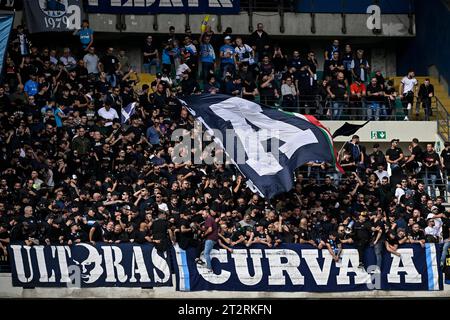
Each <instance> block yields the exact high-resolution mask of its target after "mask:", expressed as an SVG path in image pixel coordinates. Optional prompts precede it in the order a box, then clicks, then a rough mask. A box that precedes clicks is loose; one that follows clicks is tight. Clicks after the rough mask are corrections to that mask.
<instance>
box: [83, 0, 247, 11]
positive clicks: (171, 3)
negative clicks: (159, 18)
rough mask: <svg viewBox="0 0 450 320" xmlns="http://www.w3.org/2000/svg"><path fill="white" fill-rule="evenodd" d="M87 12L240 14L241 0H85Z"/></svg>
mask: <svg viewBox="0 0 450 320" xmlns="http://www.w3.org/2000/svg"><path fill="white" fill-rule="evenodd" d="M84 8H85V10H86V12H91V13H113V14H158V13H212V14H238V13H239V10H240V0H102V1H100V0H85V6H84Z"/></svg>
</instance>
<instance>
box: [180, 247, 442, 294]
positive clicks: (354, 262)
mask: <svg viewBox="0 0 450 320" xmlns="http://www.w3.org/2000/svg"><path fill="white" fill-rule="evenodd" d="M436 249H437V248H436V244H426V245H425V247H424V248H422V247H421V246H420V245H419V244H417V245H403V246H402V247H401V248H399V249H398V252H399V253H400V256H396V255H393V254H391V253H388V252H384V254H383V256H382V258H383V259H382V267H381V272H372V271H375V270H376V267H375V266H374V265H375V264H376V257H375V252H374V249H373V248H371V247H369V248H367V250H366V252H365V257H364V260H365V265H366V269H363V268H358V265H359V258H358V257H359V256H358V250H357V249H355V248H353V247H351V246H347V247H345V248H344V249H343V250H342V254H341V256H340V260H339V261H338V262H335V261H334V260H333V258H332V256H331V254H330V253H329V252H328V250H326V249H323V250H317V249H315V248H313V247H312V246H310V245H300V244H284V245H280V246H279V247H277V248H267V247H263V246H262V245H254V247H253V246H252V248H250V249H249V248H241V249H234V250H233V253H229V252H227V251H226V250H224V249H214V250H213V251H212V253H211V257H212V267H213V272H208V270H207V268H206V266H205V265H199V264H196V263H195V262H194V259H195V249H192V250H191V249H188V250H186V251H185V250H183V249H181V248H179V247H175V249H174V250H175V254H174V256H175V258H176V265H177V266H178V267H176V268H175V269H176V272H175V273H176V278H177V290H179V291H200V290H220V291H278V292H283V291H305V292H341V291H366V290H408V291H409V290H411V291H417V290H443V277H442V272H441V270H440V268H439V264H438V255H437V250H436Z"/></svg>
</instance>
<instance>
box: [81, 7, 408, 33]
mask: <svg viewBox="0 0 450 320" xmlns="http://www.w3.org/2000/svg"><path fill="white" fill-rule="evenodd" d="M203 17H204V15H200V14H193V15H190V16H189V25H190V27H191V30H192V31H193V32H194V33H199V32H200V24H201V21H202V20H203ZM367 17H368V15H365V14H349V15H346V28H347V31H346V33H343V32H342V17H341V15H340V14H316V18H315V26H316V33H312V32H311V21H312V20H311V16H310V14H306V13H291V12H289V13H285V15H284V21H285V22H284V28H285V30H284V32H282V31H281V30H280V22H281V19H280V16H279V15H278V14H277V13H273V14H269V13H267V12H264V13H258V12H255V13H254V15H253V23H250V18H249V15H248V13H246V12H241V13H240V14H238V15H224V16H221V24H220V26H221V28H220V27H219V28H218V26H219V19H218V16H216V15H213V16H211V18H210V24H211V25H212V27H213V30H214V31H215V32H219V33H221V32H222V31H223V30H225V28H226V27H231V28H232V29H233V32H234V33H235V34H247V33H249V32H250V28H249V26H252V27H253V29H252V30H255V29H256V24H257V23H258V22H263V23H264V27H265V30H266V31H267V32H268V33H269V34H271V35H286V36H326V37H334V36H341V37H355V36H358V37H374V38H382V37H412V36H414V34H415V28H414V32H413V34H409V33H408V26H409V19H408V16H407V15H383V16H382V25H383V28H382V29H383V31H382V33H381V34H380V35H375V34H374V33H373V32H372V30H369V29H368V28H367V26H366V21H367ZM117 18H118V16H117V15H111V14H90V15H89V20H90V22H91V26H92V27H93V29H94V30H96V31H99V32H113V31H115V26H116V23H117ZM155 18H156V19H157V24H158V28H157V30H155V29H154V24H155V22H156V21H155ZM186 22H187V20H186V16H185V15H182V14H178V15H170V14H160V15H157V16H154V15H126V16H125V23H126V30H124V32H134V33H168V31H169V27H170V26H174V27H175V30H176V31H177V32H183V31H184V28H185V25H186ZM219 29H220V30H219Z"/></svg>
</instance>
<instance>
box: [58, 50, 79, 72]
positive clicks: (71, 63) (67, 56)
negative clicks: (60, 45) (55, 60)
mask: <svg viewBox="0 0 450 320" xmlns="http://www.w3.org/2000/svg"><path fill="white" fill-rule="evenodd" d="M59 61H61V63H62V64H63V65H64V67H66V68H67V69H71V68H74V67H75V66H76V65H77V62H76V61H75V58H74V57H73V56H72V55H71V53H70V49H69V48H64V51H63V56H62V57H61V58H59Z"/></svg>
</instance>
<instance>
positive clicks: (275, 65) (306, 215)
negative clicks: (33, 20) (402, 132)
mask: <svg viewBox="0 0 450 320" xmlns="http://www.w3.org/2000/svg"><path fill="white" fill-rule="evenodd" d="M76 35H77V36H79V39H80V40H79V41H80V42H79V44H77V42H76V41H74V45H73V47H71V48H64V49H63V50H62V51H59V50H58V48H52V47H50V46H48V44H34V43H33V44H32V43H31V42H30V40H29V38H30V36H29V35H27V34H26V32H25V31H24V29H23V27H21V26H19V27H18V28H17V31H16V32H15V34H14V35H13V36H12V37H11V39H10V48H9V51H8V57H7V60H6V66H5V75H4V81H3V84H2V86H1V87H0V122H1V124H0V147H1V161H0V254H1V255H3V256H7V255H8V252H7V246H8V245H9V244H10V243H13V242H17V241H22V242H25V243H26V244H27V245H37V244H41V245H42V244H44V245H45V244H47V245H50V244H65V245H72V244H76V243H79V242H90V243H92V244H95V243H97V242H107V243H124V242H133V243H138V244H143V243H153V244H154V245H155V246H156V247H157V248H158V250H160V251H165V250H167V249H168V248H169V246H170V245H171V244H173V243H178V244H179V245H180V246H181V247H182V248H187V247H196V248H197V249H198V250H197V253H198V254H197V262H198V263H204V261H203V260H202V259H201V252H202V251H203V250H204V251H205V260H206V263H207V266H208V268H211V265H210V263H211V262H210V258H209V252H210V251H211V249H212V247H213V246H214V245H216V244H217V245H218V246H220V247H222V248H225V249H226V250H228V251H230V252H231V251H232V250H233V248H235V247H236V246H247V247H248V246H251V245H252V244H255V243H259V244H263V245H266V246H267V247H275V246H278V245H280V244H281V243H301V244H309V245H311V246H313V247H317V248H320V249H322V248H323V249H328V250H329V252H330V254H331V255H332V256H333V258H334V259H336V260H338V259H339V254H340V251H341V249H342V244H354V245H355V246H356V247H357V248H358V249H359V250H360V251H362V250H364V248H366V247H367V246H374V247H375V251H376V254H377V265H378V266H381V252H382V251H383V250H387V251H389V252H391V253H393V254H396V255H398V254H399V253H398V251H397V249H398V247H399V246H400V245H402V244H404V243H416V244H417V245H421V246H424V244H425V243H426V242H435V243H443V244H444V246H445V247H446V248H448V246H449V243H450V242H449V227H450V220H449V215H448V212H447V211H446V210H445V208H444V206H443V202H444V195H446V193H447V191H448V189H447V187H446V185H445V183H446V182H447V181H448V175H449V173H450V144H446V145H445V149H444V150H443V151H442V153H441V154H440V155H438V154H437V153H436V152H435V151H434V149H433V145H427V146H426V149H424V150H422V148H421V146H420V144H419V141H417V139H413V140H412V141H411V144H410V148H409V151H407V152H405V153H404V152H403V151H402V150H401V149H400V148H399V147H398V140H396V139H394V140H393V141H392V146H391V148H389V149H387V150H385V151H384V152H383V151H382V150H380V148H379V146H378V145H373V150H372V152H369V151H367V150H366V147H365V146H364V145H362V144H361V143H360V142H359V138H358V137H357V136H354V137H353V138H352V140H351V141H349V142H348V143H346V144H345V145H344V147H343V148H342V150H341V151H340V156H339V163H340V164H341V166H342V167H343V168H344V170H345V174H339V173H336V172H335V171H333V170H332V169H331V167H330V165H329V164H326V163H316V162H311V163H308V164H306V165H305V166H303V167H301V168H299V169H298V170H297V172H296V179H295V187H294V188H293V189H292V190H291V191H289V192H287V193H285V194H282V195H279V196H277V197H276V198H274V199H272V200H270V201H269V200H266V199H263V198H261V197H260V196H259V195H258V194H254V193H252V192H251V191H250V190H249V189H248V188H246V185H245V178H244V177H242V176H241V175H240V174H239V172H238V171H237V170H236V169H235V168H234V167H233V166H231V165H229V164H228V163H225V164H222V163H219V162H218V163H216V164H213V165H206V164H193V163H192V162H185V163H174V162H173V156H174V146H175V144H176V143H177V142H176V141H171V134H172V132H173V131H174V130H176V129H179V128H183V129H186V130H192V129H193V127H194V119H193V117H192V116H191V115H190V114H189V113H188V111H187V110H186V109H185V108H183V107H182V105H181V104H180V102H179V100H178V99H177V97H180V96H183V95H190V94H196V93H199V92H201V91H203V92H207V93H211V94H215V93H219V92H223V93H227V94H230V95H234V96H242V97H243V98H245V99H249V100H257V101H261V102H263V103H267V104H271V103H272V102H273V101H275V100H277V99H279V100H277V101H279V102H280V105H281V107H284V108H286V109H289V108H291V109H292V108H294V107H295V106H299V107H300V109H299V110H300V112H308V113H311V114H315V115H317V116H319V117H326V116H327V114H328V116H330V117H332V118H333V119H338V118H340V117H341V116H342V115H343V113H342V112H346V111H345V110H344V109H343V105H342V98H345V99H347V98H348V99H350V100H349V101H352V103H355V105H357V104H358V103H360V104H361V106H360V108H359V109H358V110H359V111H358V112H366V111H367V110H370V112H369V111H367V112H368V113H367V114H368V118H369V119H370V118H372V116H373V117H374V118H373V119H380V118H382V117H388V116H389V115H390V114H391V113H390V112H391V111H392V108H391V107H390V102H389V101H390V100H392V99H394V100H395V99H396V96H397V94H396V93H395V89H393V84H392V83H391V82H389V81H387V83H385V80H384V78H383V76H382V75H381V74H380V73H379V72H376V73H375V74H374V76H373V77H370V76H369V75H370V72H369V71H370V66H369V64H368V62H367V60H366V58H365V57H364V52H363V51H362V50H357V52H356V55H355V56H353V53H352V48H351V47H350V46H349V45H347V46H345V49H344V50H343V51H342V52H341V51H340V48H339V42H338V41H334V42H333V44H332V45H331V46H330V47H329V48H327V49H326V50H325V53H324V54H325V57H326V62H325V69H324V70H325V72H324V79H323V81H320V82H318V81H317V80H318V79H317V68H318V64H317V60H316V58H315V56H314V55H315V53H314V52H312V51H310V52H308V53H307V56H306V58H305V57H301V56H300V53H299V51H294V52H293V54H292V56H290V57H288V56H287V55H286V54H285V53H284V52H282V49H281V48H280V47H279V46H276V45H274V43H273V41H272V40H271V38H270V36H269V35H268V34H267V33H266V32H265V31H264V30H263V25H262V24H258V28H257V30H256V31H255V32H254V33H253V34H251V35H250V37H249V38H248V44H246V43H244V40H243V38H241V37H235V36H233V35H232V32H231V30H227V31H226V32H225V34H224V35H214V34H213V33H212V31H211V30H210V28H207V30H206V32H205V33H203V34H202V35H201V37H200V38H199V39H195V37H194V36H193V35H192V34H191V32H190V30H186V34H185V35H184V37H183V40H181V39H179V37H180V35H179V34H176V33H175V30H174V29H171V32H170V34H169V40H168V41H167V42H164V43H163V44H162V45H161V47H159V46H156V45H155V44H154V43H153V39H152V36H148V37H147V38H146V39H145V43H144V47H143V59H144V66H143V68H144V70H146V71H147V72H153V71H154V72H155V73H156V80H154V81H153V83H151V84H150V85H147V84H144V85H141V84H139V76H138V74H137V72H136V70H135V69H134V68H133V67H131V66H132V65H134V64H133V63H132V61H130V59H129V58H128V56H127V53H126V51H125V50H123V49H120V50H118V52H117V54H116V53H115V49H114V48H107V50H106V52H105V53H104V54H102V55H101V56H99V55H97V51H96V48H95V41H94V33H93V31H92V30H91V29H90V28H89V23H88V22H87V21H85V22H84V23H83V29H82V30H80V31H78V33H77V34H76ZM222 41H223V44H222V45H221V46H220V47H219V46H217V43H220V42H222ZM212 43H213V44H214V45H213V44H212ZM217 49H219V50H217ZM216 55H217V56H216ZM341 55H342V58H341ZM216 65H217V67H218V68H217V69H216V68H215V66H216ZM414 80H415V79H414V73H413V72H411V73H409V75H408V76H407V77H405V79H404V80H403V84H402V88H401V89H402V91H403V92H402V94H399V95H398V96H403V97H402V100H403V103H404V104H405V110H410V109H411V105H409V104H412V103H413V100H410V99H411V94H410V92H411V91H413V95H414V90H415V87H416V85H417V81H414ZM364 82H366V83H369V84H368V87H367V89H362V88H363V86H364ZM348 86H350V88H351V89H350V91H347V87H348ZM429 86H430V84H429V83H426V84H424V85H423V88H422V87H421V88H420V90H419V92H420V94H419V95H422V97H423V99H422V102H423V103H424V107H425V108H429V104H427V103H428V102H427V101H428V100H427V99H428V98H430V97H431V96H432V89H430V87H429ZM364 87H365V86H364ZM431 88H432V87H431ZM316 94H318V95H322V96H323V97H324V99H325V98H326V99H330V100H331V101H332V104H331V105H330V108H329V110H328V111H327V109H326V105H323V108H322V109H319V108H317V110H312V109H310V108H309V107H310V106H311V104H308V103H307V101H310V100H308V99H309V98H308V97H311V96H314V95H316ZM403 94H404V95H403ZM365 96H366V100H367V103H368V105H369V107H368V109H367V110H366V111H365V110H364V109H363V104H362V103H363V102H362V100H361V99H362V98H363V97H365ZM300 102H301V103H300ZM297 103H299V104H297ZM303 103H304V104H303ZM131 105H132V106H133V108H134V111H135V112H134V114H132V113H129V112H128V111H124V110H125V109H126V108H127V107H129V106H131ZM364 105H365V102H364ZM364 108H365V107H364ZM126 110H130V109H126ZM389 110H391V111H389ZM427 110H428V109H427ZM346 114H348V113H346ZM351 115H352V116H355V115H357V114H356V113H355V114H351ZM195 138H196V136H195V135H193V139H195ZM220 153H221V152H220V150H216V156H217V157H219V156H220ZM436 191H438V192H439V196H437V193H436ZM444 251H445V249H444ZM360 257H362V255H360ZM444 258H445V256H444V255H443V259H444ZM443 261H444V260H442V262H443ZM361 264H362V260H361Z"/></svg>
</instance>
